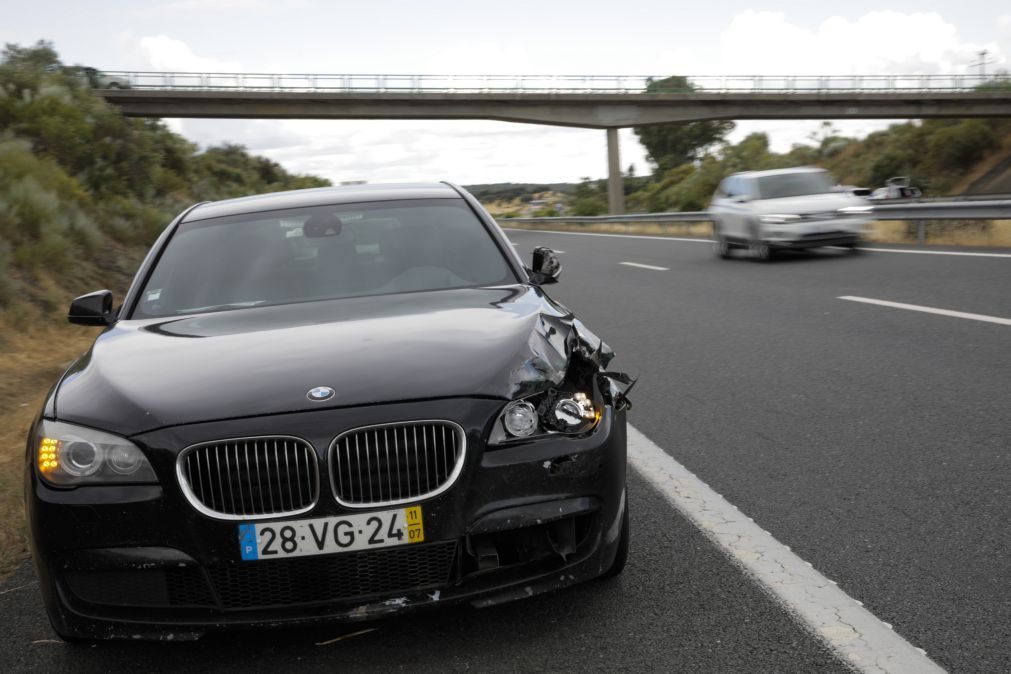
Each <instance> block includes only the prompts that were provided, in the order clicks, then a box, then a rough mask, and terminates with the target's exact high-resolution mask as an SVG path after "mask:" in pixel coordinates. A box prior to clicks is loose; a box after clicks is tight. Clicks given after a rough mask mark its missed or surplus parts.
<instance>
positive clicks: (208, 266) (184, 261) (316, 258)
mask: <svg viewBox="0 0 1011 674" xmlns="http://www.w3.org/2000/svg"><path fill="white" fill-rule="evenodd" d="M516 281H517V279H516V276H515V274H513V273H512V271H511V270H510V268H509V266H508V264H507V263H506V260H505V258H504V256H503V254H502V252H501V251H500V250H499V248H498V246H497V245H496V244H495V241H494V240H493V239H492V237H491V234H490V233H489V232H488V230H487V229H486V228H485V227H484V225H483V224H482V223H481V221H480V220H479V219H478V218H477V216H476V215H475V214H474V213H473V211H471V210H470V208H469V207H468V206H467V205H466V203H465V202H464V201H462V200H460V199H422V200H412V201H382V202H373V203H366V204H344V205H340V206H317V207H312V208H301V209H288V210H283V211H270V212H264V213H250V214H244V215H239V216H228V217H223V218H213V219H210V220H203V221H195V222H184V223H182V224H181V225H179V228H178V230H177V231H176V232H175V234H173V236H172V238H171V240H170V241H169V243H168V245H167V246H166V248H165V250H164V251H163V252H162V255H161V257H160V259H159V260H158V263H157V266H156V267H155V268H154V270H153V272H152V274H151V276H150V278H149V279H148V282H147V284H146V285H145V287H144V289H143V291H142V292H141V296H140V301H139V303H138V304H137V307H136V308H135V310H134V312H133V318H152V317H162V316H176V315H181V314H190V313H197V312H204V311H220V310H224V309H236V308H245V307H252V306H261V305H269V304H288V303H293V302H306V301H311V300H322V299H334V298H341V297H360V296H363V295H377V294H388V293H403V292H415V291H421V290H441V289H447V288H465V287H474V286H487V285H501V284H504V283H515V282H516Z"/></svg>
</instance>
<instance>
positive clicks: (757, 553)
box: [628, 426, 944, 674]
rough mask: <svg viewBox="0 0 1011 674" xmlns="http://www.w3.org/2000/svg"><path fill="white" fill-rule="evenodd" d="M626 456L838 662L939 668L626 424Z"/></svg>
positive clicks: (914, 671)
mask: <svg viewBox="0 0 1011 674" xmlns="http://www.w3.org/2000/svg"><path fill="white" fill-rule="evenodd" d="M628 458H629V462H630V463H631V464H632V466H633V467H634V468H635V469H636V470H637V471H639V473H641V474H642V476H643V477H644V478H645V479H646V480H647V481H649V482H650V483H651V484H652V485H653V486H654V487H655V488H656V489H657V490H658V491H659V492H660V493H661V494H662V495H663V496H664V497H665V498H666V499H667V501H669V502H670V504H671V505H672V506H673V507H674V508H675V509H676V510H677V511H678V512H680V513H681V514H682V515H684V516H685V517H686V518H687V519H688V520H689V521H690V522H692V524H694V525H695V526H696V527H698V528H699V529H701V530H702V533H703V534H704V535H705V536H706V537H707V538H708V539H709V540H710V541H712V542H713V543H714V544H715V545H716V546H717V547H718V548H719V549H720V550H721V551H722V552H723V553H724V554H726V555H727V556H728V557H730V558H731V559H732V560H733V561H734V562H735V563H736V564H737V565H738V566H740V567H741V568H743V570H744V571H745V572H746V573H747V574H748V575H749V576H750V577H751V578H753V579H755V580H756V581H757V582H758V583H760V584H761V585H763V586H764V588H765V590H766V591H767V592H769V593H770V594H771V595H772V596H773V597H775V598H776V600H777V601H779V602H780V603H781V604H782V605H783V606H784V607H785V608H786V609H787V611H789V612H790V613H791V614H792V615H793V616H795V617H796V618H797V619H799V620H800V621H801V623H802V624H803V625H804V626H805V627H806V628H807V629H808V630H810V631H811V632H812V633H813V634H815V635H816V636H817V637H819V638H820V639H822V640H823V641H824V642H825V643H826V644H827V645H828V646H829V647H830V648H831V649H832V650H833V651H834V652H835V653H836V654H837V655H838V656H839V657H840V658H842V659H843V661H844V662H846V663H847V664H849V665H850V666H852V667H854V668H856V669H857V670H858V671H860V672H865V673H867V674H883V673H885V672H887V673H889V674H907V673H909V674H931V673H936V672H943V671H944V670H943V669H941V668H940V667H939V666H938V665H937V664H936V663H934V662H933V661H932V660H930V659H929V658H928V657H927V655H926V652H925V651H923V650H922V649H920V648H916V647H915V646H913V645H912V644H910V643H909V642H908V641H906V640H905V639H903V638H902V637H901V636H899V635H898V634H897V633H896V632H895V631H894V630H892V628H891V626H890V625H887V624H886V623H883V622H882V621H881V620H879V619H878V618H877V617H875V616H874V615H873V614H872V613H871V612H870V611H868V610H867V609H865V608H863V605H862V604H861V603H860V602H858V601H856V600H855V599H853V598H852V597H850V596H849V595H847V594H846V593H845V592H843V591H842V590H840V589H839V587H838V586H837V585H836V584H835V583H834V582H833V581H831V580H829V579H828V578H826V577H825V576H823V575H821V574H820V573H818V572H817V571H816V570H815V569H814V568H813V567H812V566H811V565H810V564H809V563H807V562H805V561H804V560H803V559H801V558H800V557H798V556H797V555H795V554H794V553H793V552H791V551H790V549H789V548H787V547H786V546H785V545H783V544H782V543H780V542H779V541H777V540H776V539H775V538H773V537H772V535H771V534H770V533H769V532H767V531H765V530H763V529H762V528H761V527H759V526H758V525H757V524H755V523H754V521H752V520H751V518H749V517H747V516H746V515H744V514H743V513H742V512H741V511H740V510H738V509H737V508H736V507H735V506H734V505H732V504H731V503H729V502H728V501H727V500H726V499H725V498H723V497H722V496H720V495H719V494H717V493H716V492H715V491H713V489H712V488H710V487H709V486H708V485H706V484H705V483H704V482H702V480H700V479H699V478H698V477H696V476H695V475H694V474H693V473H691V471H689V470H688V469H687V468H685V467H684V466H682V465H681V464H680V463H678V462H677V461H675V460H674V459H673V458H672V457H671V456H670V455H669V454H667V452H665V451H664V450H662V449H661V448H660V447H658V446H657V445H655V444H654V443H653V442H652V441H651V440H650V439H649V438H647V437H646V436H645V435H643V434H642V433H640V432H639V431H638V430H636V429H635V428H633V427H631V426H629V427H628Z"/></svg>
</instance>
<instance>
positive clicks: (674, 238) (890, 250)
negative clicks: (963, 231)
mask: <svg viewBox="0 0 1011 674" xmlns="http://www.w3.org/2000/svg"><path fill="white" fill-rule="evenodd" d="M503 229H505V228H503ZM507 231H510V232H539V233H542V234H567V235H570V236H610V237H617V238H620V239H649V240H651V241H688V242H690V243H712V242H713V240H712V239H688V238H685V237H677V236H645V235H643V234H601V233H598V232H559V231H557V230H554V229H516V228H515V227H512V228H508V230H507ZM833 247H834V246H833ZM860 250H868V251H873V252H875V253H911V254H913V255H957V256H961V257H1003V258H1011V253H967V252H966V253H963V252H960V251H956V250H909V249H906V248H863V247H861V248H860Z"/></svg>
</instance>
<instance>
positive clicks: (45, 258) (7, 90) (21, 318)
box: [0, 43, 329, 348]
mask: <svg viewBox="0 0 1011 674" xmlns="http://www.w3.org/2000/svg"><path fill="white" fill-rule="evenodd" d="M79 73H80V69H79V68H76V67H67V66H64V65H63V64H62V63H61V62H60V60H59V58H58V56H57V54H56V52H55V51H54V50H53V49H52V47H51V46H50V45H48V44H46V43H39V44H37V45H35V46H34V47H30V48H22V47H18V46H16V45H8V46H7V48H6V49H5V50H4V51H3V52H2V54H0V307H2V308H3V314H2V319H0V348H2V339H3V329H4V328H5V327H6V328H8V329H9V328H11V327H18V326H21V325H24V324H26V323H27V322H28V321H32V320H36V319H39V318H48V317H51V316H54V315H55V316H58V315H59V314H61V313H62V311H63V310H64V309H65V307H66V304H67V301H68V300H69V298H70V297H72V296H73V295H74V294H76V293H79V292H82V291H84V290H87V289H91V288H93V287H105V286H110V287H113V289H119V290H122V288H123V286H124V285H125V284H126V282H127V281H128V279H129V277H130V275H131V274H132V273H133V271H134V269H135V268H136V265H137V263H138V261H139V259H140V258H141V256H142V255H143V254H144V251H145V250H146V248H147V247H148V246H149V245H150V244H151V243H152V242H153V240H154V238H155V237H156V236H157V235H158V234H159V233H160V232H161V230H162V229H163V228H164V227H165V225H166V224H168V222H169V221H170V220H171V219H172V217H173V216H175V215H176V214H177V213H178V212H179V211H181V210H182V209H183V208H184V207H186V206H188V205H190V204H192V203H195V202H198V201H204V200H209V199H221V198H226V197H233V196H240V195H245V194H253V193H257V192H265V191H273V190H282V189H294V188H299V187H315V186H322V185H327V184H329V183H328V182H327V181H325V180H321V179H319V178H314V177H310V176H298V175H292V174H291V173H289V172H287V171H285V170H284V169H283V168H282V167H281V166H280V165H278V164H277V163H275V162H272V161H270V160H268V159H264V158H262V157H255V156H252V155H250V154H248V153H247V152H246V151H245V150H244V149H243V148H242V147H239V146H222V147H214V148H210V149H207V150H204V151H200V150H199V149H198V148H197V146H195V145H194V144H193V143H190V142H189V141H187V140H186V139H185V138H183V137H181V136H179V135H177V134H175V133H172V132H171V131H169V130H168V129H167V128H166V127H165V125H164V124H162V123H161V122H160V121H157V120H137V119H127V118H126V117H124V116H123V115H122V114H120V113H119V111H118V110H116V109H115V108H112V107H110V106H109V105H107V104H106V103H105V102H104V101H103V100H102V99H101V98H99V97H97V96H95V95H94V94H93V93H92V91H91V90H90V88H89V87H88V86H87V84H86V83H85V81H84V80H83V79H82V78H81V77H80V76H79Z"/></svg>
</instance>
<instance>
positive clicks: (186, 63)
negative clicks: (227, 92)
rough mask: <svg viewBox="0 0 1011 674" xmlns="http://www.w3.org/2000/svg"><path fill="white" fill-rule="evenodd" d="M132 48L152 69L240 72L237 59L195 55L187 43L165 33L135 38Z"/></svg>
mask: <svg viewBox="0 0 1011 674" xmlns="http://www.w3.org/2000/svg"><path fill="white" fill-rule="evenodd" d="M134 50H135V51H136V52H138V54H137V56H139V57H140V58H141V60H142V61H143V63H144V64H145V65H146V66H147V67H149V68H151V69H153V70H174V71H190V72H204V73H207V72H242V66H241V64H240V63H239V62H238V61H232V60H227V59H217V58H209V57H205V56H197V55H196V54H195V53H193V50H192V49H190V46H189V45H188V44H186V43H185V42H183V41H182V40H175V39H173V38H170V37H168V36H167V35H153V36H147V37H142V38H140V39H139V40H137V42H136V45H135V47H134Z"/></svg>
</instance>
